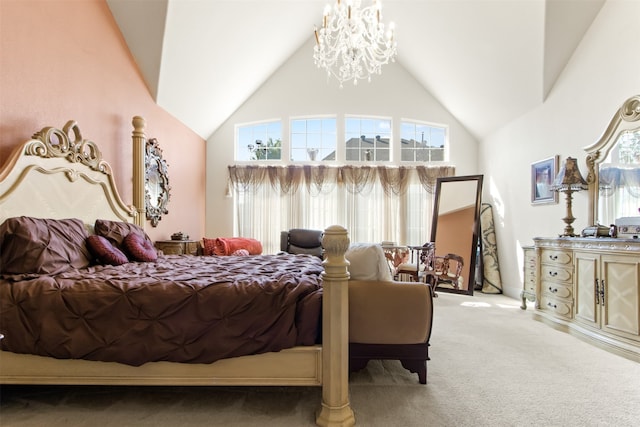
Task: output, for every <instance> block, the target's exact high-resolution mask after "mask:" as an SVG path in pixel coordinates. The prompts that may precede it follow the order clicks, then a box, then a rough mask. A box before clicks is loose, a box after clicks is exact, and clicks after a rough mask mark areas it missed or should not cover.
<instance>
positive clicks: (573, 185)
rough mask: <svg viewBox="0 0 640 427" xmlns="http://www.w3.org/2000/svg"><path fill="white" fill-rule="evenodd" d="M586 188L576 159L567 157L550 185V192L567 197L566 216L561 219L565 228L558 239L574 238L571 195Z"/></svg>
mask: <svg viewBox="0 0 640 427" xmlns="http://www.w3.org/2000/svg"><path fill="white" fill-rule="evenodd" d="M588 188H589V186H588V185H587V181H585V180H584V178H582V175H581V174H580V170H579V169H578V163H577V162H576V159H575V158H573V157H567V159H566V160H565V162H564V165H562V168H560V172H558V175H557V176H556V179H555V180H554V181H553V184H551V190H553V191H562V192H564V193H565V194H566V195H567V216H565V217H564V218H562V219H563V220H564V222H565V223H566V224H567V226H566V227H565V228H564V234H561V235H560V237H576V234H575V233H574V232H573V226H572V225H571V224H572V223H573V221H574V220H575V218H574V217H573V213H572V212H571V199H572V194H573V193H574V192H576V191H580V190H587V189H588Z"/></svg>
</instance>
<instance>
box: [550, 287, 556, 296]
mask: <svg viewBox="0 0 640 427" xmlns="http://www.w3.org/2000/svg"><path fill="white" fill-rule="evenodd" d="M549 290H550V291H551V292H552V293H554V294H555V293H556V292H558V288H552V287H551V286H549Z"/></svg>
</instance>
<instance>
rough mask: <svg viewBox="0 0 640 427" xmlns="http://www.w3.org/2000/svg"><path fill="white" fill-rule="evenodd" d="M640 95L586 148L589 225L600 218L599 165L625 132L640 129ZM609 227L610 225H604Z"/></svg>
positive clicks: (618, 113) (628, 102)
mask: <svg viewBox="0 0 640 427" xmlns="http://www.w3.org/2000/svg"><path fill="white" fill-rule="evenodd" d="M639 121H640V95H634V96H632V97H631V98H629V99H627V100H626V101H625V102H624V103H623V104H622V106H621V107H620V108H619V109H618V111H616V113H615V114H614V116H613V118H612V119H611V121H610V122H609V126H607V129H606V130H605V131H604V133H603V134H602V136H601V137H600V139H599V140H598V141H597V142H596V143H594V144H592V145H590V146H588V147H586V148H585V149H584V150H585V151H586V152H587V171H588V172H587V183H588V184H589V217H588V221H589V225H595V223H596V221H597V220H598V219H599V218H598V202H599V190H598V182H599V181H600V173H599V172H600V169H599V165H600V163H602V162H603V161H604V160H605V159H606V158H607V156H608V155H609V152H610V151H611V149H612V148H613V147H614V146H615V145H616V143H617V142H618V139H619V138H620V135H621V134H622V133H623V132H628V131H633V130H638V129H640V127H639V126H640V123H637V122H639ZM603 225H608V224H603Z"/></svg>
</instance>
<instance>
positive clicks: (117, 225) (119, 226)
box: [94, 219, 153, 250]
mask: <svg viewBox="0 0 640 427" xmlns="http://www.w3.org/2000/svg"><path fill="white" fill-rule="evenodd" d="M94 229H95V232H96V234H97V235H98V236H102V237H106V238H107V240H109V241H110V242H111V244H113V245H114V246H115V247H116V248H118V249H121V250H122V249H124V248H123V246H122V241H123V240H124V238H125V237H127V236H128V235H129V234H130V233H137V234H139V235H140V236H142V237H144V238H145V240H148V241H149V243H150V244H151V246H153V242H151V239H150V238H149V236H148V235H147V233H145V232H144V230H143V229H142V227H139V226H137V225H135V224H131V223H128V222H120V221H111V220H108V219H97V220H96V222H95V225H94Z"/></svg>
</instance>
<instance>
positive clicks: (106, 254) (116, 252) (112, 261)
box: [87, 235, 129, 265]
mask: <svg viewBox="0 0 640 427" xmlns="http://www.w3.org/2000/svg"><path fill="white" fill-rule="evenodd" d="M87 246H89V250H90V251H91V253H92V254H93V255H94V256H95V257H96V258H97V259H98V261H99V262H100V264H108V265H121V264H125V263H127V262H129V259H128V258H127V256H126V255H125V254H124V253H122V251H121V250H120V249H118V248H116V247H115V246H113V245H112V244H111V242H109V241H108V240H107V239H106V238H104V237H102V236H98V235H92V236H89V237H87Z"/></svg>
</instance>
